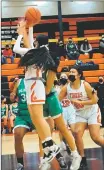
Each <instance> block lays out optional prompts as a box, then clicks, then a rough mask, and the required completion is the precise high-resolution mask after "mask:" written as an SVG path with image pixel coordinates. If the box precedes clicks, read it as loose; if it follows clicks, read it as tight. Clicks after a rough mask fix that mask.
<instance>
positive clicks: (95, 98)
mask: <svg viewBox="0 0 104 170" xmlns="http://www.w3.org/2000/svg"><path fill="white" fill-rule="evenodd" d="M97 102H98V97H97V96H96V97H94V98H93V99H92V103H93V104H97Z"/></svg>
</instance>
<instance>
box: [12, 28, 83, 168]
mask: <svg viewBox="0 0 104 170" xmlns="http://www.w3.org/2000/svg"><path fill="white" fill-rule="evenodd" d="M22 29H23V28H22V26H20V28H19V34H20V35H21V31H22V34H24V29H23V30H22ZM29 31H30V28H29ZM30 34H31V37H33V30H32V32H31V33H30ZM25 38H26V37H25ZM44 38H45V39H44ZM19 41H20V37H18V39H17V42H16V45H15V48H14V49H15V50H16V49H18V53H19V51H21V53H22V52H23V49H20V45H19V44H20V42H19ZM27 41H28V40H27ZM44 41H45V42H44ZM46 41H47V39H46V36H42V37H41V35H39V36H37V37H36V41H35V48H36V46H37V48H36V50H29V49H28V50H29V51H28V52H27V53H26V54H25V55H24V58H25V59H26V60H27V59H28V58H29V59H30V60H29V62H30V63H31V58H32V57H33V56H34V53H35V54H37V53H38V55H37V56H38V57H37V56H36V55H35V57H34V58H33V60H35V61H38V66H39V67H40V66H41V65H39V64H41V63H42V62H43V61H44V60H43V58H45V57H44V53H43V51H42V46H43V45H44V44H45V45H46V44H48V42H47V43H46ZM32 42H33V41H32ZM46 48H47V47H46ZM25 49H26V48H25ZM43 50H44V49H43ZM40 51H41V53H42V55H40V54H39V52H40ZM16 52H17V51H16ZM32 52H33V53H32ZM47 55H49V52H48V49H47V50H46V51H45V56H47ZM39 57H40V60H41V63H40V62H39ZM24 58H23V59H24ZM47 58H48V57H47ZM47 58H46V59H45V61H47ZM36 59H37V60H36ZM49 59H50V60H51V56H49ZM26 60H24V62H27V63H28V64H29V62H28V60H27V61H26ZM50 60H49V62H50ZM45 61H44V62H45ZM22 62H23V60H22ZM49 62H48V63H49ZM36 64H37V63H36ZM55 64H56V65H55V66H54V65H53V63H52V62H51V64H50V67H51V68H50V67H49V65H48V70H52V71H51V73H52V74H51V79H50V76H49V78H47V81H46V94H49V92H50V90H51V89H52V86H51V85H53V82H54V81H53V80H54V79H55V77H54V75H56V72H54V71H56V70H55V69H56V68H57V67H58V66H57V61H56V63H55ZM52 66H53V68H54V69H53V68H52ZM49 68H50V69H49ZM46 69H47V68H46ZM38 71H39V70H38V68H37V67H36V65H35V66H34V65H31V66H28V67H27V74H25V81H26V82H25V87H26V92H27V104H28V105H29V107H28V108H29V112H30V115H31V118H32V121H33V123H34V124H35V127H36V129H37V132H38V131H39V133H40V134H39V136H40V138H41V140H42V141H43V137H44V136H46V135H49V132H50V131H49V129H47V128H48V127H46V125H45V123H46V122H44V125H43V124H42V121H43V114H41V113H39V111H38V109H39V105H38V107H36V103H35V102H33V103H31V101H30V97H29V95H30V94H31V90H29V89H30V83H31V81H33V83H34V78H35V80H36V77H38V78H40V77H41V73H40V72H38ZM36 73H38V75H36ZM39 73H40V74H39ZM31 76H32V77H31ZM29 80H31V81H29ZM36 81H37V80H36ZM31 87H32V86H31ZM34 91H35V93H36V97H38V96H39V95H40V96H43V94H44V91H43V88H42V89H41V84H38V86H37V87H36V88H35V90H33V92H34ZM40 96H39V97H40ZM35 101H36V98H35ZM40 111H41V112H43V110H42V107H41V110H40ZM37 114H38V119H39V118H40V119H39V120H38V121H36V117H37ZM46 129H47V130H48V131H47V132H46ZM44 131H45V132H44ZM41 135H42V137H41ZM43 135H44V136H43ZM44 138H45V137H44ZM70 142H71V144H72V148H73V149H72V152H71V153H72V155H73V157H74V158H76V159H74V158H73V161H74V162H72V164H73V166H71V167H70V169H71V170H77V169H78V168H79V164H80V161H81V157H80V156H79V154H78V153H77V151H76V148H75V142H74V139H73V138H72V140H71V141H70ZM42 144H43V149H44V153H45V158H44V160H43V162H45V161H48V162H49V161H51V160H52V159H53V158H54V157H55V156H56V155H57V154H58V153H59V151H60V149H59V148H58V147H57V146H56V145H55V144H54V143H53V141H52V138H51V137H50V136H49V137H48V136H47V139H46V138H45V140H44V141H43V143H42ZM47 152H48V153H47Z"/></svg>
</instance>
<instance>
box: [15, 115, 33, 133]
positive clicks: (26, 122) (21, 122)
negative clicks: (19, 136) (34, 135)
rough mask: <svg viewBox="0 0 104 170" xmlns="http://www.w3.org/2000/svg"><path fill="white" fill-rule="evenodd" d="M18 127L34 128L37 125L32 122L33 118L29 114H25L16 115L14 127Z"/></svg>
mask: <svg viewBox="0 0 104 170" xmlns="http://www.w3.org/2000/svg"><path fill="white" fill-rule="evenodd" d="M18 127H24V128H26V129H29V130H34V129H35V126H34V125H33V123H32V120H31V118H30V116H29V115H26V116H25V115H23V116H20V115H18V116H16V119H15V123H14V129H16V128H18Z"/></svg>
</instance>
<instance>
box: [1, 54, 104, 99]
mask: <svg viewBox="0 0 104 170" xmlns="http://www.w3.org/2000/svg"><path fill="white" fill-rule="evenodd" d="M79 59H80V60H82V61H83V63H85V62H88V61H93V62H94V63H95V64H98V65H99V70H89V71H84V76H85V80H86V81H88V82H89V83H96V82H98V77H99V76H104V55H103V54H100V53H96V54H93V58H92V59H89V56H88V55H82V54H81V55H80V57H79ZM19 60H20V58H15V60H14V64H10V60H9V59H8V64H3V65H2V66H1V69H2V72H1V75H2V76H1V89H2V90H1V93H2V95H4V96H7V97H9V95H10V91H11V90H12V86H13V82H12V79H13V78H15V77H16V76H19V78H21V77H24V68H23V67H18V62H19ZM75 63H76V60H67V61H60V65H59V67H58V72H60V71H61V69H62V68H63V67H65V66H72V65H74V64H75Z"/></svg>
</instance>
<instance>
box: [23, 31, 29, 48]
mask: <svg viewBox="0 0 104 170" xmlns="http://www.w3.org/2000/svg"><path fill="white" fill-rule="evenodd" d="M23 43H24V46H25V47H26V48H30V47H31V46H30V42H29V38H28V34H27V31H26V29H25V30H24V36H23Z"/></svg>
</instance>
